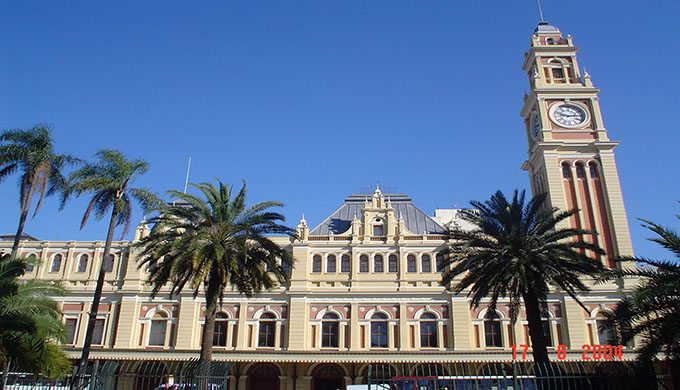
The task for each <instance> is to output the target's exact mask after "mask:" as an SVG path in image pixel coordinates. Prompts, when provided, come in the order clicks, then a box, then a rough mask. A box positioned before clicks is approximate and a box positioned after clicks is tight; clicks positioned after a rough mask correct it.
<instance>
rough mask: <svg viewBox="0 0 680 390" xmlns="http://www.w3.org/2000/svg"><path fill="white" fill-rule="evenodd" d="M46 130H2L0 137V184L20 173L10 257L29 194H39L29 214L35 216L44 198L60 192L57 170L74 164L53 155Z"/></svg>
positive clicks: (70, 158)
mask: <svg viewBox="0 0 680 390" xmlns="http://www.w3.org/2000/svg"><path fill="white" fill-rule="evenodd" d="M50 130H51V127H50V126H48V125H45V124H38V125H35V126H33V127H32V128H31V129H30V130H21V129H15V130H5V131H3V133H2V134H0V181H2V180H3V179H4V178H6V177H8V176H10V175H11V174H13V173H15V172H17V171H18V172H20V173H21V180H20V181H19V194H20V195H19V205H20V207H21V214H20V217H19V227H18V228H17V234H16V235H15V236H14V245H12V257H15V256H16V255H17V252H18V250H19V241H20V240H21V236H22V235H23V233H24V224H25V223H26V217H27V216H28V212H29V210H30V208H31V200H32V199H33V195H36V194H39V195H40V198H39V199H38V203H37V204H36V205H35V211H34V212H33V216H34V217H35V215H36V214H37V213H38V210H39V209H40V206H41V205H42V201H43V199H44V198H45V195H47V196H49V195H52V194H54V193H55V192H58V191H60V190H62V189H63V187H64V184H65V180H64V176H63V175H62V172H61V170H62V169H63V168H64V167H65V166H67V165H70V164H74V163H76V162H77V161H78V159H76V158H75V157H73V156H71V155H68V154H55V153H54V146H53V140H52V136H51V135H50Z"/></svg>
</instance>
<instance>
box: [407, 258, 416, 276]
mask: <svg viewBox="0 0 680 390" xmlns="http://www.w3.org/2000/svg"><path fill="white" fill-rule="evenodd" d="M406 271H407V272H416V256H415V255H408V256H406Z"/></svg>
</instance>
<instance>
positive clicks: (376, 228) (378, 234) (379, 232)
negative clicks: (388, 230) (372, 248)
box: [373, 225, 385, 237]
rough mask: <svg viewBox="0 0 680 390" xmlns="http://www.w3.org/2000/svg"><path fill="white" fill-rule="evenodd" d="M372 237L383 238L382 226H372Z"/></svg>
mask: <svg viewBox="0 0 680 390" xmlns="http://www.w3.org/2000/svg"><path fill="white" fill-rule="evenodd" d="M373 235H374V236H375V237H382V236H384V235H385V234H384V232H383V225H373Z"/></svg>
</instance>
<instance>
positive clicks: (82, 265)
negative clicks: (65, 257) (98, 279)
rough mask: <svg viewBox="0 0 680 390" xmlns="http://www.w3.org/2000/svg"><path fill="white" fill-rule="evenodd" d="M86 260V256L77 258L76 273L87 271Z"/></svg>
mask: <svg viewBox="0 0 680 390" xmlns="http://www.w3.org/2000/svg"><path fill="white" fill-rule="evenodd" d="M87 260H88V257H87V255H86V254H82V255H80V257H79V258H78V268H77V269H76V272H85V271H87Z"/></svg>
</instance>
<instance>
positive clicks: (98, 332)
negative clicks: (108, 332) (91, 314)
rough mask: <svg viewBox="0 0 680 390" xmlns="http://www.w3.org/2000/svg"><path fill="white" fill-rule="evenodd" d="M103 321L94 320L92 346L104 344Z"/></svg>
mask: <svg viewBox="0 0 680 390" xmlns="http://www.w3.org/2000/svg"><path fill="white" fill-rule="evenodd" d="M104 323H105V321H104V319H100V318H98V319H96V320H94V331H92V344H93V345H102V344H103V342H104Z"/></svg>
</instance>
